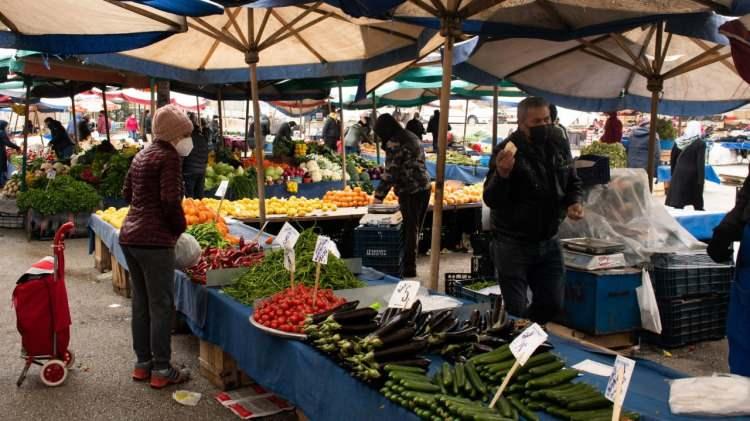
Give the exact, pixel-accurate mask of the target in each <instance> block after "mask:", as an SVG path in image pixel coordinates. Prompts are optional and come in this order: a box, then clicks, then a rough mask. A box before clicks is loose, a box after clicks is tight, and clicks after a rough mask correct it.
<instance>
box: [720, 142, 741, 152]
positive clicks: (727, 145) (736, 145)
mask: <svg viewBox="0 0 750 421" xmlns="http://www.w3.org/2000/svg"><path fill="white" fill-rule="evenodd" d="M714 144H715V145H721V146H723V147H725V148H727V149H733V150H745V151H748V150H750V142H714Z"/></svg>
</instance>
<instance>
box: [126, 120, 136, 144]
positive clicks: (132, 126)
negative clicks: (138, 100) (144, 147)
mask: <svg viewBox="0 0 750 421" xmlns="http://www.w3.org/2000/svg"><path fill="white" fill-rule="evenodd" d="M125 130H127V131H128V136H129V137H130V138H131V139H133V140H134V141H136V142H137V141H138V119H137V118H135V114H130V117H128V119H127V120H125Z"/></svg>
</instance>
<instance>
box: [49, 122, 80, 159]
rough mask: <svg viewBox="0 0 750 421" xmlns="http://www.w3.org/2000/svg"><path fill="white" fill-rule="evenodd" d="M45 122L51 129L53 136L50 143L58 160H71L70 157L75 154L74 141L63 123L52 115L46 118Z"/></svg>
mask: <svg viewBox="0 0 750 421" xmlns="http://www.w3.org/2000/svg"><path fill="white" fill-rule="evenodd" d="M44 124H46V125H47V129H49V133H50V136H51V137H52V138H51V139H50V141H49V143H48V144H49V147H50V148H51V149H52V150H54V151H55V155H56V156H57V160H58V161H68V160H70V157H71V156H72V155H73V141H71V140H70V137H69V136H68V132H67V131H65V127H63V125H62V123H60V122H59V121H57V120H55V119H53V118H50V117H47V118H45V119H44Z"/></svg>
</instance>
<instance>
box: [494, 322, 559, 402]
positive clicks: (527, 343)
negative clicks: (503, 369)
mask: <svg viewBox="0 0 750 421" xmlns="http://www.w3.org/2000/svg"><path fill="white" fill-rule="evenodd" d="M546 340H547V333H546V332H545V331H544V329H542V328H541V326H539V325H538V324H536V323H534V324H533V325H531V326H529V327H527V328H526V330H524V331H523V332H522V333H521V334H520V335H518V336H517V337H516V339H514V340H513V342H511V343H510V352H511V353H513V356H514V357H516V362H515V363H514V364H513V367H511V368H510V371H508V374H506V375H505V379H503V383H502V384H501V385H500V388H499V389H497V393H495V397H494V398H492V402H490V408H494V407H495V404H496V403H497V401H498V399H500V396H502V395H503V391H505V388H506V387H508V383H510V379H511V378H512V377H513V374H515V373H516V370H518V367H520V366H522V365H524V364H526V361H528V360H529V358H531V356H532V355H534V351H536V349H537V348H539V345H541V344H543V343H544V341H546Z"/></svg>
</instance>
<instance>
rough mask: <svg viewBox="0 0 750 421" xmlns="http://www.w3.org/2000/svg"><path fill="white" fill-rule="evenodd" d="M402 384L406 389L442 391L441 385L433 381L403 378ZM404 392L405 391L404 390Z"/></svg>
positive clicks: (431, 391)
mask: <svg viewBox="0 0 750 421" xmlns="http://www.w3.org/2000/svg"><path fill="white" fill-rule="evenodd" d="M401 385H402V386H403V387H404V389H405V390H414V391H417V392H427V393H437V392H440V386H435V385H434V384H432V383H428V382H420V381H415V380H401ZM402 393H403V392H402Z"/></svg>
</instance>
